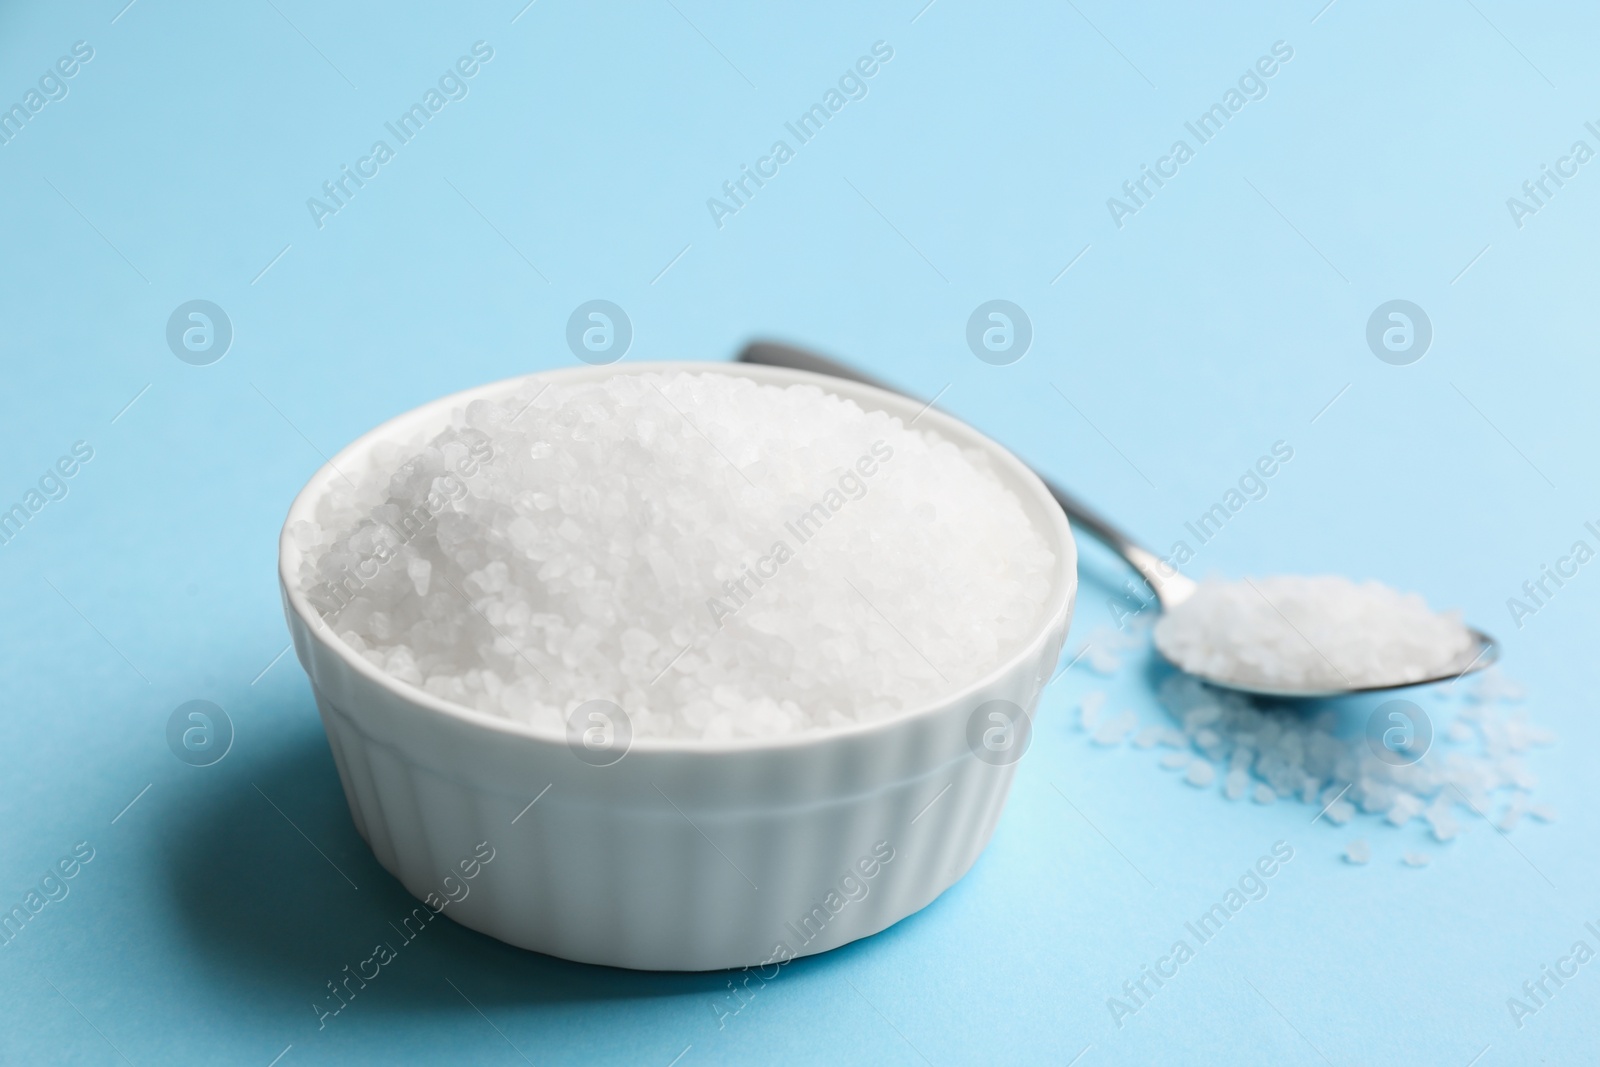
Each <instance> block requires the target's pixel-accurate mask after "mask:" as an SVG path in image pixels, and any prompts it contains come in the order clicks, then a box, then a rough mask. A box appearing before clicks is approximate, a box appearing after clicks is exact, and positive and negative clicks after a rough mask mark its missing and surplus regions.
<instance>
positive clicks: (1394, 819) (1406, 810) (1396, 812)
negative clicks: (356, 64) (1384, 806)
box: [1386, 793, 1422, 826]
mask: <svg viewBox="0 0 1600 1067" xmlns="http://www.w3.org/2000/svg"><path fill="white" fill-rule="evenodd" d="M1421 813H1422V801H1420V800H1418V799H1417V798H1416V797H1414V796H1412V795H1411V794H1409V793H1402V794H1401V795H1400V796H1397V797H1395V798H1394V803H1393V804H1391V805H1390V806H1389V811H1388V814H1387V816H1386V817H1387V818H1388V820H1389V821H1390V822H1391V823H1393V824H1394V825H1395V826H1404V825H1405V824H1406V823H1408V822H1410V821H1411V820H1412V819H1414V818H1416V817H1417V816H1418V815H1420V814H1421Z"/></svg>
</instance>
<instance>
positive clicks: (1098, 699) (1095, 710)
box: [1078, 689, 1106, 731]
mask: <svg viewBox="0 0 1600 1067" xmlns="http://www.w3.org/2000/svg"><path fill="white" fill-rule="evenodd" d="M1105 706H1106V695H1105V693H1104V692H1103V691H1101V690H1099V689H1096V690H1093V691H1092V692H1089V693H1085V694H1084V697H1083V700H1082V701H1080V702H1079V704H1078V725H1079V726H1080V727H1082V728H1083V729H1085V730H1090V731H1092V730H1093V729H1094V728H1095V727H1096V726H1098V725H1100V712H1101V710H1102V709H1104V708H1105Z"/></svg>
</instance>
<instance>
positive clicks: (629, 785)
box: [280, 365, 1076, 971]
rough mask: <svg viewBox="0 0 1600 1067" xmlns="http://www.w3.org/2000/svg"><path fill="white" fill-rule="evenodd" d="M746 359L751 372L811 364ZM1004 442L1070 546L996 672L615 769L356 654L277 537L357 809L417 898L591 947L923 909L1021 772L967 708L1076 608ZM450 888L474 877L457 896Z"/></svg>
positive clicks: (701, 954) (632, 950)
mask: <svg viewBox="0 0 1600 1067" xmlns="http://www.w3.org/2000/svg"><path fill="white" fill-rule="evenodd" d="M679 366H682V365H679ZM723 366H726V365H693V369H696V370H703V369H710V368H712V367H716V368H721V367H723ZM745 369H748V370H751V371H756V372H760V373H753V374H750V375H749V376H751V377H756V378H758V379H760V380H777V381H780V382H789V381H796V380H816V379H814V378H812V377H811V376H808V375H804V374H801V373H800V372H777V373H775V374H774V373H767V372H768V371H769V370H770V369H768V368H741V371H743V370H745ZM580 373H582V372H580ZM588 373H591V374H592V373H593V371H592V370H591V371H589V372H588ZM827 384H828V388H830V389H833V390H834V391H838V392H845V393H846V394H847V395H856V394H859V393H861V392H862V391H865V392H866V394H867V397H866V399H867V400H877V399H879V398H888V399H887V400H882V401H881V402H878V403H875V404H873V405H872V406H876V407H880V408H887V409H889V410H892V411H895V412H896V413H899V412H898V403H904V402H903V401H900V398H895V397H891V395H890V394H885V393H880V392H878V391H877V390H868V389H866V387H849V388H848V389H847V388H845V387H844V383H838V384H835V383H834V382H832V381H831V380H829V381H828V383H827ZM505 387H506V385H505V384H504V383H502V384H501V385H500V386H498V387H486V389H487V388H505ZM484 392H485V390H474V391H473V392H472V393H471V394H463V395H459V396H457V397H451V398H446V400H445V401H440V402H436V404H445V403H451V404H460V403H463V402H464V401H465V399H470V398H471V397H472V396H476V395H483V393H484ZM858 398H859V397H858ZM891 401H893V402H891ZM865 402H866V401H865V400H863V403H865ZM894 402H898V403H894ZM433 406H434V405H430V407H433ZM420 410H424V409H419V411H420ZM910 411H911V412H913V413H914V412H915V411H916V406H912V407H911V408H910ZM413 414H415V413H413ZM929 414H930V415H937V413H936V412H934V413H929ZM923 417H924V418H927V417H928V416H926V415H925V416H923ZM407 418H409V417H408V416H402V419H407ZM939 420H941V421H943V422H948V423H950V424H951V426H953V427H956V428H959V431H961V432H958V431H956V430H953V429H950V428H948V427H946V426H944V425H940V426H939V427H938V428H939V429H940V430H941V431H943V432H945V433H947V434H948V435H950V436H952V437H959V436H962V435H964V436H967V437H969V438H975V439H976V440H978V441H980V442H982V443H984V444H986V445H988V447H989V448H990V449H992V450H994V451H997V452H999V451H1000V450H999V448H998V446H996V445H993V443H992V442H988V441H987V439H984V438H981V437H979V435H977V434H976V433H975V432H974V431H971V430H970V429H968V428H966V427H964V426H962V425H961V424H960V423H955V422H954V420H947V419H945V418H944V417H943V416H939ZM400 421H401V420H396V422H397V423H398V422H400ZM394 425H395V424H389V426H391V427H392V426H394ZM386 428H387V427H380V429H379V430H377V431H374V433H373V434H369V435H367V437H366V438H363V439H362V442H365V441H367V439H368V438H372V437H375V436H378V435H381V434H383V433H384V431H385V429H386ZM362 442H357V444H356V445H352V446H351V448H350V449H347V450H346V452H345V453H341V455H340V456H339V457H336V458H335V460H334V465H335V466H338V467H340V468H342V469H345V470H349V469H351V468H350V466H348V465H347V463H357V462H358V461H359V458H360V457H359V456H347V453H351V452H354V451H355V450H356V449H357V448H358V446H360V445H361V444H362ZM1001 454H1002V455H1004V456H1005V458H1006V459H1007V460H1008V461H1009V462H1010V464H1011V465H1012V466H1013V467H1015V468H1017V469H1018V470H1020V471H1021V474H1022V475H1025V476H1026V478H1027V479H1029V480H1031V481H1032V488H1033V489H1034V490H1035V491H1034V492H1033V493H1032V494H1031V499H1025V500H1024V505H1025V507H1026V508H1027V509H1028V510H1029V512H1030V515H1032V516H1034V517H1035V521H1039V522H1041V524H1044V525H1045V527H1046V529H1047V530H1048V531H1050V532H1051V533H1053V534H1054V536H1052V541H1053V542H1055V543H1053V544H1052V547H1053V548H1054V549H1055V551H1056V552H1057V555H1058V557H1063V556H1064V557H1065V558H1063V559H1061V560H1060V562H1061V564H1062V566H1061V568H1060V570H1059V572H1058V575H1057V582H1058V584H1059V585H1062V588H1058V589H1057V590H1056V592H1055V595H1053V596H1052V598H1051V600H1050V601H1049V603H1048V608H1047V614H1046V617H1045V618H1044V619H1042V620H1041V622H1040V624H1039V626H1038V628H1037V630H1036V633H1035V636H1034V638H1033V639H1032V640H1031V641H1030V642H1029V643H1028V644H1027V646H1026V647H1024V648H1023V649H1021V650H1020V651H1019V652H1018V653H1016V654H1015V655H1014V656H1013V657H1012V658H1011V659H1010V660H1009V661H1008V662H1007V663H1006V664H1005V666H1004V667H1003V669H1001V670H1000V671H998V672H996V673H995V674H994V675H992V676H990V677H989V678H987V679H985V680H984V681H982V682H981V683H979V684H978V685H977V686H974V687H970V688H969V689H967V690H964V691H963V692H962V693H960V694H958V695H957V696H956V697H954V698H952V699H951V700H949V701H948V702H945V703H943V704H940V705H938V706H935V707H931V708H926V709H923V710H920V711H918V712H916V713H913V714H912V715H910V716H907V717H902V718H899V719H894V720H891V721H888V722H884V723H879V724H873V725H871V726H868V727H861V728H855V729H851V730H846V731H840V732H837V733H825V734H821V735H818V736H815V737H809V738H804V739H788V740H784V741H774V742H772V743H766V744H754V745H742V746H741V745H734V746H728V745H721V746H696V745H694V744H692V743H691V744H685V743H682V742H679V743H677V744H661V743H659V742H657V741H655V739H638V740H636V741H635V743H634V744H633V746H632V748H631V749H630V750H629V751H627V753H626V755H625V756H624V757H623V758H622V759H620V761H618V762H616V763H614V764H612V765H610V766H603V767H599V766H592V765H590V764H589V763H587V762H585V761H584V760H582V759H580V758H579V757H578V756H577V755H576V754H575V752H574V750H573V748H572V747H570V746H569V745H568V744H567V742H566V740H565V739H564V738H550V737H546V736H540V735H538V734H536V733H534V732H533V731H531V730H529V729H528V728H526V727H522V726H520V725H518V724H516V723H513V722H510V721H509V720H501V719H498V718H496V717H493V716H489V715H484V714H480V713H477V712H474V711H470V710H468V709H462V708H455V707H442V706H441V702H440V701H438V700H436V699H435V698H432V697H430V696H429V695H427V694H425V693H423V692H421V691H419V690H416V689H413V688H411V687H408V686H405V685H403V684H401V683H398V682H395V681H394V680H392V679H388V678H386V677H384V676H382V675H381V674H380V673H379V672H377V671H376V670H375V669H374V668H372V667H371V666H370V665H369V664H367V663H366V662H365V661H364V660H361V659H360V657H357V656H354V655H352V654H351V653H350V651H349V649H348V648H347V647H346V646H345V645H344V644H343V642H341V641H339V640H338V638H337V637H335V636H334V635H333V634H332V633H331V632H329V630H328V629H327V627H326V625H325V624H323V623H322V622H321V621H320V620H319V619H318V617H317V615H316V612H315V609H313V608H311V607H310V606H309V604H308V603H307V602H306V601H305V599H304V597H303V596H302V595H301V594H299V593H298V592H297V591H296V590H295V589H294V588H293V586H292V584H291V582H292V576H293V575H294V574H295V573H296V569H295V568H296V567H297V565H298V555H297V554H296V553H295V552H294V551H293V549H292V546H291V545H290V540H289V538H288V537H287V536H286V537H285V538H284V541H283V552H282V554H283V558H282V560H281V562H280V581H281V583H282V587H283V594H284V608H285V614H286V615H287V618H288V621H289V629H290V631H291V634H292V636H293V639H294V645H295V650H296V653H297V655H298V657H299V659H300V662H301V664H302V665H303V666H304V668H305V670H306V673H307V674H308V676H309V677H310V679H311V682H312V687H313V690H314V693H315V696H316V701H317V707H318V709H319V711H320V713H321V716H322V721H323V725H324V727H325V728H326V730H327V735H328V741H329V745H330V747H331V748H332V751H333V756H334V762H335V763H336V764H337V766H338V770H339V779H340V782H341V783H342V785H343V787H344V793H345V797H346V799H347V800H348V802H349V805H350V812H351V816H352V817H353V819H354V821H355V824H356V827H357V829H358V830H359V831H360V833H361V835H362V837H363V838H364V839H365V840H366V841H367V843H368V844H369V845H370V846H371V848H372V850H373V854H374V855H375V856H376V857H377V859H378V861H379V862H380V863H381V864H382V865H383V866H384V868H385V869H386V870H388V871H389V872H390V873H391V874H393V875H394V876H395V877H396V878H397V879H399V880H400V882H401V883H402V884H403V885H404V886H405V887H406V889H407V890H408V891H410V892H411V893H412V894H413V895H415V896H417V897H418V898H420V899H428V897H429V895H430V894H432V895H433V899H434V900H435V901H443V900H447V899H448V900H450V903H448V905H447V906H446V910H445V914H447V915H449V917H451V918H453V919H455V920H456V921H458V922H460V923H462V924H463V925H465V926H468V927H471V928H472V929H475V930H478V931H481V932H482V933H485V934H488V935H490V936H492V937H496V938H499V939H500V940H502V941H505V942H508V943H510V944H512V945H517V946H519V947H522V948H526V949H532V950H535V951H538V952H544V953H548V954H550V955H553V956H558V957H562V958H564V959H569V960H577V961H580V962H585V963H598V964H608V965H611V966H617V967H629V968H636V969H648V970H674V971H699V970H712V969H718V968H730V967H746V966H757V965H762V964H769V963H772V962H774V961H782V960H785V959H788V958H792V957H797V956H802V955H808V954H811V953H815V952H822V951H826V950H827V949H830V948H835V947H837V946H839V945H842V944H845V943H847V942H850V941H853V940H856V939H857V938H861V937H866V936H868V935H870V934H874V933H876V932H878V931H879V930H882V929H884V928H885V927H887V926H890V925H892V924H894V923H896V922H898V921H899V920H900V919H903V918H905V917H906V916H907V915H910V914H911V913H913V912H915V911H917V910H919V909H921V908H923V907H925V906H926V905H927V904H929V903H930V902H931V901H933V900H934V898H936V897H937V896H938V895H939V894H940V893H942V892H944V890H945V889H947V888H949V887H950V886H951V885H952V884H953V883H954V882H955V881H956V880H957V879H959V878H960V877H961V876H962V875H963V874H965V873H966V871H967V870H968V869H969V868H970V867H971V866H972V864H973V862H974V861H975V860H976V859H977V857H978V855H979V853H980V852H982V850H983V848H984V846H985V845H986V844H987V843H988V840H989V837H990V835H991V834H992V833H993V831H994V827H995V823H996V821H997V820H998V819H999V816H1000V812H1001V809H1002V808H1003V807H1004V805H1005V800H1006V796H1007V794H1008V792H1009V790H1010V786H1011V779H1012V775H1013V772H1014V770H1015V763H1014V761H1013V762H999V763H996V762H988V761H985V760H983V759H980V758H978V756H977V755H975V747H980V748H981V746H974V744H973V743H972V740H971V738H972V737H973V736H974V734H973V726H972V721H973V718H974V713H975V712H976V711H977V709H978V708H979V706H980V705H982V704H984V703H986V702H988V701H991V700H1005V701H1008V702H1010V703H1012V704H1015V705H1017V706H1019V707H1021V708H1023V709H1025V710H1026V711H1027V713H1028V714H1029V716H1030V717H1031V715H1032V713H1033V710H1034V708H1035V706H1036V704H1037V701H1038V697H1039V693H1040V691H1041V689H1042V688H1043V686H1044V684H1045V682H1046V681H1047V680H1048V679H1049V677H1050V674H1051V671H1052V670H1053V669H1054V666H1055V663H1056V661H1057V658H1058V657H1059V655H1060V651H1061V646H1062V644H1063V642H1064V641H1065V638H1066V632H1067V627H1068V624H1069V621H1070V618H1071V613H1072V603H1073V595H1074V593H1075V570H1076V557H1075V553H1074V551H1073V546H1072V543H1071V535H1070V533H1068V532H1067V530H1066V524H1065V521H1064V520H1062V519H1061V518H1060V512H1059V511H1057V510H1054V504H1053V502H1052V501H1051V500H1050V498H1049V496H1048V494H1047V493H1046V492H1045V490H1044V488H1043V486H1042V485H1041V484H1039V483H1038V481H1037V479H1034V478H1033V477H1032V475H1031V474H1028V472H1027V471H1026V470H1025V469H1022V468H1021V467H1020V464H1016V462H1015V460H1014V459H1011V458H1010V457H1009V455H1008V454H1005V453H1003V452H1002V453H1001ZM1003 473H1006V474H1009V475H1010V477H1011V478H1012V480H1015V479H1016V478H1017V475H1016V474H1015V472H1014V471H1007V472H1003ZM335 476H337V475H335ZM319 477H320V475H319ZM318 486H319V480H318V479H313V482H312V483H311V485H308V487H307V489H306V491H305V492H303V493H302V494H301V499H300V500H297V501H296V504H295V507H294V508H293V509H291V512H290V521H291V522H293V521H294V520H295V519H296V518H297V517H301V515H302V512H305V513H309V506H310V505H309V503H308V502H307V495H308V494H311V493H313V491H314V490H315V489H317V488H318ZM1027 488H1029V487H1027V486H1026V485H1024V486H1021V487H1019V488H1018V492H1019V496H1021V495H1024V494H1025V492H1026V490H1027ZM1052 519H1053V523H1054V529H1053V530H1052V529H1051V527H1050V524H1051V523H1052ZM530 803H531V806H530ZM489 849H492V850H493V856H494V858H493V860H492V861H491V862H490V863H488V864H487V865H485V866H484V867H483V868H482V870H481V872H479V873H478V875H477V877H475V878H473V879H471V880H470V881H467V880H464V879H463V878H462V877H461V875H460V872H459V871H458V870H457V868H458V865H459V864H460V862H461V861H462V860H463V859H467V858H469V857H473V856H475V855H477V856H482V855H484V854H486V853H487V851H488V850H489ZM447 877H449V878H450V882H448V883H447V882H446V881H445V879H446V878H447ZM451 888H454V889H455V890H456V891H457V892H460V890H461V889H462V888H464V889H465V890H466V892H465V895H464V896H461V897H460V899H454V894H453V893H452V892H450V891H449V890H450V889H451Z"/></svg>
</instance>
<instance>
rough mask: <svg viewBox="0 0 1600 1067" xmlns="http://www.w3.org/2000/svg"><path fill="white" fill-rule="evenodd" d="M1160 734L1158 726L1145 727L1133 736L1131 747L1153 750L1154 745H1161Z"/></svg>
mask: <svg viewBox="0 0 1600 1067" xmlns="http://www.w3.org/2000/svg"><path fill="white" fill-rule="evenodd" d="M1161 733H1162V731H1161V727H1159V726H1146V727H1145V728H1144V729H1142V730H1140V731H1139V732H1138V733H1137V734H1135V735H1134V738H1133V747H1134V748H1155V747H1156V745H1158V744H1160V743H1161Z"/></svg>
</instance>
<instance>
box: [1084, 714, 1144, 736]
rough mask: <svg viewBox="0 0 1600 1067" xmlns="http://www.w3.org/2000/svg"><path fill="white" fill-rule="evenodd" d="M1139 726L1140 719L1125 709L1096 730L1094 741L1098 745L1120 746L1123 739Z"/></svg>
mask: <svg viewBox="0 0 1600 1067" xmlns="http://www.w3.org/2000/svg"><path fill="white" fill-rule="evenodd" d="M1137 725H1139V717H1138V716H1137V715H1135V714H1134V713H1133V712H1132V711H1131V710H1130V709H1127V708H1124V709H1123V710H1121V711H1119V712H1117V714H1116V715H1114V716H1112V717H1111V718H1109V719H1107V720H1106V721H1104V722H1102V723H1101V724H1100V725H1099V727H1098V728H1097V729H1096V730H1095V732H1094V734H1093V736H1092V738H1091V739H1092V740H1093V741H1094V743H1095V744H1097V745H1120V744H1122V741H1123V738H1125V737H1127V736H1128V733H1129V731H1131V730H1132V729H1133V728H1134V727H1135V726H1137Z"/></svg>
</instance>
